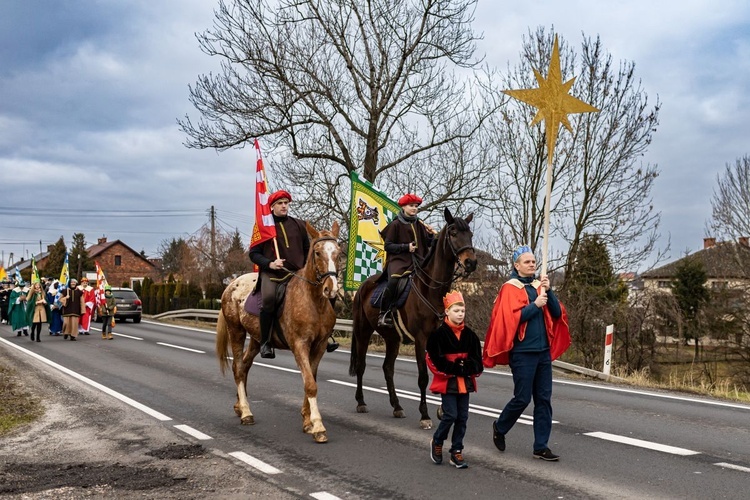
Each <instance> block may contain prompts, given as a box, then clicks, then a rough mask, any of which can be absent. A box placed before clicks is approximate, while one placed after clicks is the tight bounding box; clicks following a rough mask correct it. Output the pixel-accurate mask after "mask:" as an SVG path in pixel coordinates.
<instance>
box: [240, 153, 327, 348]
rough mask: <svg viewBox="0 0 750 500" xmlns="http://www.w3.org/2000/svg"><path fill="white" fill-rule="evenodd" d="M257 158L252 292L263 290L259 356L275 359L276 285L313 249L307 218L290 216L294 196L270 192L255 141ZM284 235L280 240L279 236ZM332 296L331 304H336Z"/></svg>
mask: <svg viewBox="0 0 750 500" xmlns="http://www.w3.org/2000/svg"><path fill="white" fill-rule="evenodd" d="M255 153H256V156H257V158H258V160H257V162H256V167H255V224H254V225H253V234H252V236H251V238H250V260H251V261H252V262H253V264H255V268H256V271H258V284H257V285H256V288H255V290H254V291H253V293H256V292H257V291H258V290H260V293H261V301H262V304H261V310H260V317H259V320H260V334H261V344H260V357H261V358H266V359H273V358H275V357H276V354H275V353H274V350H273V345H272V342H271V341H270V340H271V333H272V330H273V325H274V323H275V321H276V297H277V295H276V294H277V288H278V287H279V286H281V285H283V286H286V283H287V281H289V279H291V278H292V276H294V272H295V271H298V270H300V269H302V268H303V267H304V265H305V262H306V260H307V254H308V252H309V251H310V239H309V237H308V236H307V227H306V224H305V222H304V221H302V220H299V219H295V218H294V217H290V216H289V204H290V203H291V202H292V195H291V194H289V192H288V191H285V190H283V189H282V190H279V191H276V192H275V193H273V194H271V195H270V196H269V195H268V181H267V178H266V169H265V167H264V165H263V157H262V156H261V153H260V143H259V142H258V140H257V139H256V140H255ZM278 234H280V235H281V238H280V239H281V243H280V244H279V242H278V241H277V235H278ZM333 301H334V300H333V299H332V300H331V306H333ZM338 347H339V344H338V343H337V342H336V341H334V340H333V338H332V337H331V338H330V339H329V343H328V346H327V348H326V350H327V351H328V352H333V351H335V350H336V349H337V348H338Z"/></svg>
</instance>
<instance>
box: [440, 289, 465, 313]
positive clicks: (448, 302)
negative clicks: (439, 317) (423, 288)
mask: <svg viewBox="0 0 750 500" xmlns="http://www.w3.org/2000/svg"><path fill="white" fill-rule="evenodd" d="M463 301H464V296H463V295H461V292H459V291H457V290H451V291H450V292H448V293H446V294H445V297H443V305H444V306H445V308H446V309H449V308H450V306H452V305H453V304H455V303H457V302H461V303H463Z"/></svg>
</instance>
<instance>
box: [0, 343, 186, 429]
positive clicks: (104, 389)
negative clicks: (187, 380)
mask: <svg viewBox="0 0 750 500" xmlns="http://www.w3.org/2000/svg"><path fill="white" fill-rule="evenodd" d="M0 342H2V343H4V344H7V345H9V346H10V347H12V348H14V349H18V350H19V351H21V352H23V353H24V354H28V355H29V356H31V357H32V358H35V359H38V360H39V361H41V362H42V363H44V364H46V365H48V366H51V367H52V368H54V369H55V370H59V371H61V372H63V373H65V374H67V375H70V376H71V377H73V378H76V379H78V380H80V381H81V382H83V383H85V384H88V385H90V386H91V387H95V388H97V389H99V390H100V391H102V392H104V393H105V394H109V395H110V396H112V397H113V398H116V399H119V400H120V401H122V402H123V403H125V404H127V405H130V406H132V407H133V408H136V409H138V410H141V411H142V412H143V413H145V414H147V415H151V416H152V417H154V418H155V419H157V420H161V421H163V422H165V421H167V420H172V419H171V418H170V417H168V416H166V415H164V414H163V413H159V412H158V411H156V410H154V409H152V408H149V407H148V406H146V405H144V404H141V403H139V402H138V401H135V400H133V399H130V398H129V397H127V396H125V395H124V394H120V393H119V392H117V391H114V390H112V389H110V388H109V387H107V386H104V385H102V384H100V383H99V382H94V381H93V380H91V379H90V378H87V377H84V376H83V375H81V374H80V373H76V372H74V371H73V370H71V369H69V368H65V367H64V366H62V365H58V364H57V363H55V362H54V361H51V360H49V359H47V358H45V357H43V356H40V355H39V354H37V353H35V352H31V351H27V350H26V349H24V348H22V347H18V346H16V345H15V344H13V343H12V342H8V341H7V340H5V339H3V338H0Z"/></svg>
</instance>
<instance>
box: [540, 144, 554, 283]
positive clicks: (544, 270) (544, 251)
mask: <svg viewBox="0 0 750 500" xmlns="http://www.w3.org/2000/svg"><path fill="white" fill-rule="evenodd" d="M551 197H552V156H549V155H548V156H547V186H546V194H545V195H544V237H543V239H542V268H541V270H540V273H539V274H540V276H547V263H548V261H549V257H548V251H549V207H550V198H551Z"/></svg>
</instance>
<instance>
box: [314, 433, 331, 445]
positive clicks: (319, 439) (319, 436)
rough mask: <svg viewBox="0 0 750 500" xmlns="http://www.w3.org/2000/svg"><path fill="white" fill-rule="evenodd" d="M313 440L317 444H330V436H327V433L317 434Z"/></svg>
mask: <svg viewBox="0 0 750 500" xmlns="http://www.w3.org/2000/svg"><path fill="white" fill-rule="evenodd" d="M313 439H314V440H315V442H316V443H327V442H328V436H326V433H325V431H323V432H316V433H315V434H313Z"/></svg>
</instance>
